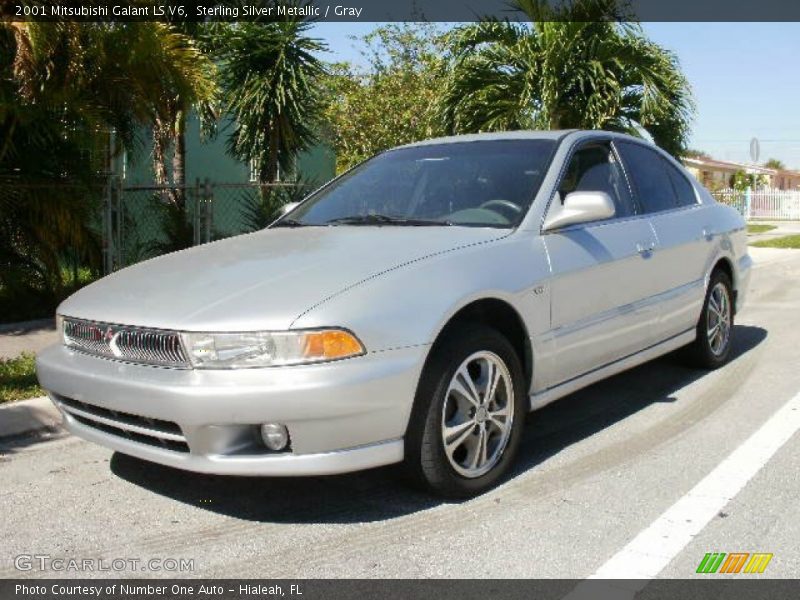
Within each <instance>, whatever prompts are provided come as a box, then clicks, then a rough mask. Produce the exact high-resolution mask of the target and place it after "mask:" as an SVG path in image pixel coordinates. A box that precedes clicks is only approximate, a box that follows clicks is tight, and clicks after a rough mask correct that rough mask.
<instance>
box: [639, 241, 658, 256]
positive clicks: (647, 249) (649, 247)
mask: <svg viewBox="0 0 800 600" xmlns="http://www.w3.org/2000/svg"><path fill="white" fill-rule="evenodd" d="M655 249H656V244H655V242H650V243H648V244H643V243H642V242H637V244H636V252H638V253H639V254H641V255H642V257H644V258H647V257H648V256H650V255H651V254H652V253H653V250H655Z"/></svg>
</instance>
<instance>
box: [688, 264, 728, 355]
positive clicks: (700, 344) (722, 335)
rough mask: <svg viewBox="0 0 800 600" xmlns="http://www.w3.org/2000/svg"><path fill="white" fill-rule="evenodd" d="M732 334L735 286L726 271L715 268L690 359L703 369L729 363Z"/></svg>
mask: <svg viewBox="0 0 800 600" xmlns="http://www.w3.org/2000/svg"><path fill="white" fill-rule="evenodd" d="M732 334H733V286H732V285H731V280H730V278H729V277H728V275H727V273H725V272H724V271H714V272H713V273H712V274H711V279H710V280H709V283H708V290H707V291H706V298H705V302H703V311H702V313H701V314H700V320H699V322H698V323H697V337H696V338H695V341H694V342H693V343H692V344H691V345H690V346H688V347H687V355H688V356H687V357H688V359H689V362H690V363H691V364H692V365H694V366H697V367H700V368H704V369H717V368H719V367H721V366H722V365H724V364H725V363H726V362H728V359H729V357H730V353H731V341H732V339H731V338H732Z"/></svg>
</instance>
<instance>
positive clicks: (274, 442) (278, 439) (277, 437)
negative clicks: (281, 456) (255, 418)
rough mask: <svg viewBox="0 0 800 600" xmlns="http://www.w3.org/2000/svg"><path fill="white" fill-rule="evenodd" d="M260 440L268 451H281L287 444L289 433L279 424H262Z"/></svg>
mask: <svg viewBox="0 0 800 600" xmlns="http://www.w3.org/2000/svg"><path fill="white" fill-rule="evenodd" d="M261 439H262V440H263V441H264V445H265V446H266V447H267V448H269V449H270V450H275V451H276V452H277V451H278V450H283V449H284V448H286V445H287V444H288V443H289V432H288V431H286V426H285V425H281V424H280V423H264V424H263V425H262V426H261Z"/></svg>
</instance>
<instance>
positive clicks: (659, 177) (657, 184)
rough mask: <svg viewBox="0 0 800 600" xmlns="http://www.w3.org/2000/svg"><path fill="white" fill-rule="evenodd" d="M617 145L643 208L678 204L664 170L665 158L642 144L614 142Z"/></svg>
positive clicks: (649, 209) (660, 208)
mask: <svg viewBox="0 0 800 600" xmlns="http://www.w3.org/2000/svg"><path fill="white" fill-rule="evenodd" d="M616 145H617V147H618V148H619V152H620V154H621V155H622V160H623V161H624V162H625V165H626V166H627V168H628V172H629V174H630V176H631V179H632V180H633V185H634V187H635V189H636V195H637V198H638V200H639V203H640V204H641V205H642V208H643V209H644V211H645V212H647V213H655V212H661V211H663V210H670V209H673V208H676V207H677V206H679V204H678V197H677V195H676V194H675V186H674V185H673V183H672V179H671V178H670V175H669V172H668V171H667V167H668V166H670V165H669V163H667V161H665V160H664V159H663V158H661V156H659V154H658V153H657V152H655V151H654V150H650V149H649V148H645V147H644V146H642V145H641V144H636V143H631V142H616ZM686 183H688V182H686Z"/></svg>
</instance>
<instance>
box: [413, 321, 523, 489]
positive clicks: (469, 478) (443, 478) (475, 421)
mask: <svg viewBox="0 0 800 600" xmlns="http://www.w3.org/2000/svg"><path fill="white" fill-rule="evenodd" d="M526 401H527V398H525V387H524V384H523V376H522V366H521V363H520V360H519V357H518V356H517V353H516V352H515V351H514V348H513V347H512V346H511V344H510V343H509V342H508V340H506V338H505V337H503V335H501V334H500V333H499V332H497V331H496V330H494V329H491V328H488V327H485V326H483V325H479V324H476V325H465V326H464V327H463V329H462V330H460V331H458V332H456V333H454V334H453V335H451V336H449V337H448V338H447V339H446V340H444V341H443V342H442V343H441V344H438V345H437V347H435V348H434V350H433V354H432V356H431V358H430V360H429V362H428V364H427V366H426V368H425V372H424V373H423V376H422V380H421V381H420V385H419V389H418V391H417V397H416V399H415V401H414V410H413V411H412V416H411V421H410V423H409V428H408V432H407V435H406V460H405V466H406V469H407V470H408V471H409V472H410V474H411V475H412V476H413V478H414V479H415V480H416V481H418V482H419V483H421V484H423V485H424V486H425V487H427V488H428V489H430V490H432V491H434V492H436V493H438V494H440V495H443V496H447V497H454V498H464V497H469V496H472V495H475V494H479V493H481V492H483V491H485V490H487V489H489V488H490V487H492V486H494V485H495V484H496V483H497V482H498V481H499V480H500V479H501V478H502V477H503V476H504V475H505V474H506V473H507V471H508V469H509V467H510V466H511V464H512V462H513V459H514V456H515V454H516V451H517V447H518V445H519V440H520V437H521V431H522V426H523V423H524V416H525V412H526V406H527V402H526Z"/></svg>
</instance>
